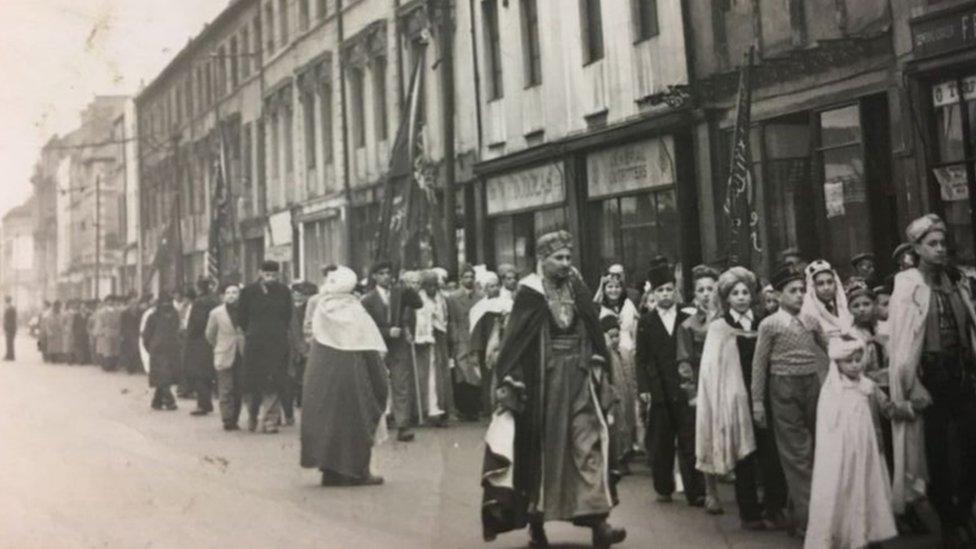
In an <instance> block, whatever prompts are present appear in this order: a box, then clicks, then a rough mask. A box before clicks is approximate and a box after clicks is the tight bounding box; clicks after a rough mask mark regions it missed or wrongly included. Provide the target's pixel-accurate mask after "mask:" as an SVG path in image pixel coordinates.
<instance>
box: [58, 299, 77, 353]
mask: <svg viewBox="0 0 976 549" xmlns="http://www.w3.org/2000/svg"><path fill="white" fill-rule="evenodd" d="M79 303H80V302H79V301H78V300H75V299H72V300H69V301H67V302H65V304H64V311H63V312H62V313H61V337H62V344H63V345H64V358H65V362H67V363H68V364H81V360H80V359H81V357H80V356H78V355H79V353H78V347H79V345H78V343H79V342H78V341H76V337H75V330H74V326H75V319H77V318H79V316H80V315H79V314H78V307H79Z"/></svg>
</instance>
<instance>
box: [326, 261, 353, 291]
mask: <svg viewBox="0 0 976 549" xmlns="http://www.w3.org/2000/svg"><path fill="white" fill-rule="evenodd" d="M356 283H357V278H356V273H354V272H353V270H352V269H350V268H349V267H343V266H340V267H339V268H337V269H336V270H334V271H332V272H330V273H329V275H328V276H326V277H325V283H323V284H322V293H324V294H351V293H352V291H353V290H354V289H355V288H356Z"/></svg>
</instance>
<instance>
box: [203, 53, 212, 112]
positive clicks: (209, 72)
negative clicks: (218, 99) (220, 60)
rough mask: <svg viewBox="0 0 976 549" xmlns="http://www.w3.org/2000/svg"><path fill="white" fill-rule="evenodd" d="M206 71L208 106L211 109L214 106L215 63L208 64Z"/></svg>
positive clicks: (205, 66) (205, 67)
mask: <svg viewBox="0 0 976 549" xmlns="http://www.w3.org/2000/svg"><path fill="white" fill-rule="evenodd" d="M204 71H205V72H206V73H207V106H208V107H209V106H210V105H212V104H213V63H210V62H207V64H206V65H204Z"/></svg>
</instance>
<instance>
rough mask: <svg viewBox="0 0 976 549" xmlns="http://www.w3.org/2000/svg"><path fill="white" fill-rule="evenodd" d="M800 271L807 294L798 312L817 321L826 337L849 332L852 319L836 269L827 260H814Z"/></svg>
mask: <svg viewBox="0 0 976 549" xmlns="http://www.w3.org/2000/svg"><path fill="white" fill-rule="evenodd" d="M804 274H805V275H806V280H807V294H806V296H805V297H804V298H803V307H802V308H801V309H800V312H801V313H802V314H805V315H807V316H808V317H809V318H812V319H815V320H817V322H819V323H820V327H821V328H822V329H823V332H824V334H825V335H826V336H827V338H828V339H830V338H834V337H839V336H840V335H841V334H843V333H846V332H847V331H849V330H850V329H851V326H852V325H853V324H854V320H853V318H852V317H851V313H850V311H849V310H848V308H847V296H845V295H844V286H843V284H842V283H841V280H840V276H838V275H837V271H835V270H834V268H833V267H831V266H830V263H828V262H826V261H824V260H823V259H818V260H816V261H813V262H812V263H810V264H809V265H807V268H806V269H804Z"/></svg>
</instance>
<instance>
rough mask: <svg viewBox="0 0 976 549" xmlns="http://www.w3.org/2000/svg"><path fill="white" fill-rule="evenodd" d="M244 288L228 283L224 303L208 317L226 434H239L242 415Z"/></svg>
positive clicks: (209, 336) (224, 293)
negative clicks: (241, 310)
mask: <svg viewBox="0 0 976 549" xmlns="http://www.w3.org/2000/svg"><path fill="white" fill-rule="evenodd" d="M240 295H241V288H240V286H238V285H236V284H227V285H226V286H224V287H223V288H222V292H221V296H222V298H223V304H222V305H220V306H218V307H216V308H214V309H213V310H211V311H210V314H209V316H208V318H207V328H206V335H207V341H208V342H209V343H210V346H211V348H212V349H213V367H214V370H216V372H217V395H218V396H217V398H218V401H219V403H220V418H221V420H222V421H223V423H224V430H225V431H236V430H237V429H238V428H239V427H238V426H237V422H238V418H239V417H240V415H241V358H242V356H243V352H244V332H243V331H242V330H241V328H240V322H239V310H238V300H239V299H240Z"/></svg>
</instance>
